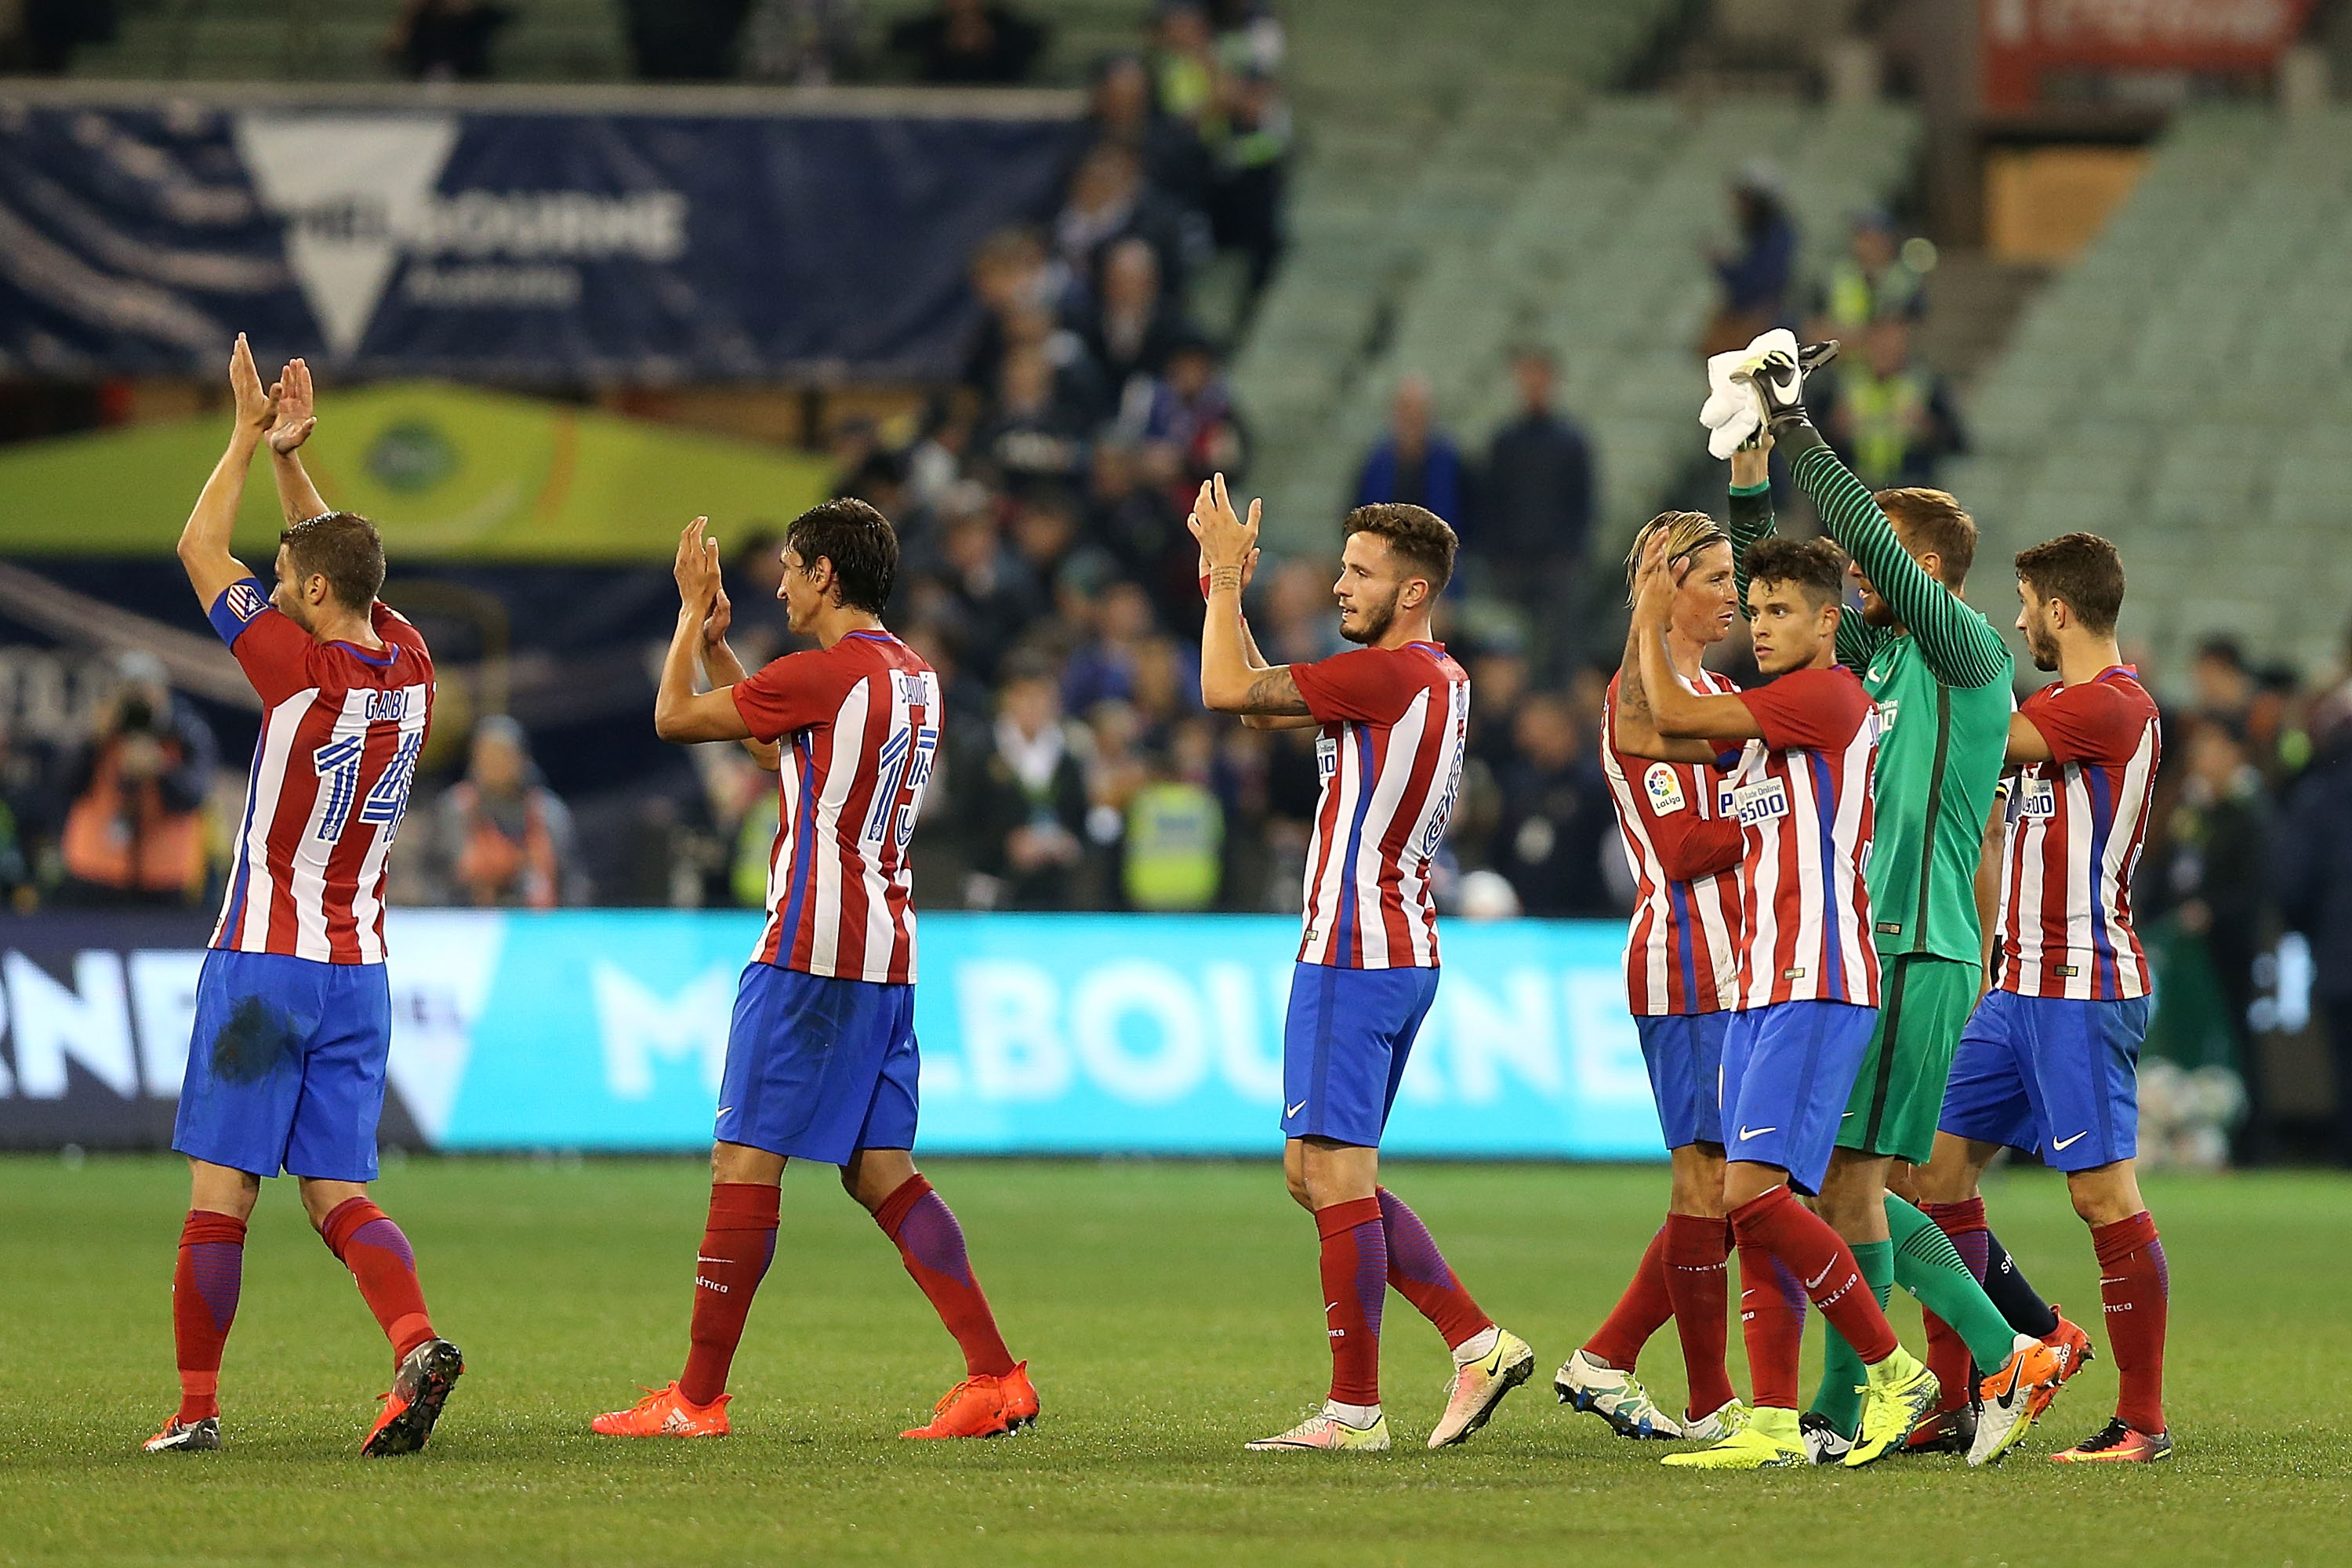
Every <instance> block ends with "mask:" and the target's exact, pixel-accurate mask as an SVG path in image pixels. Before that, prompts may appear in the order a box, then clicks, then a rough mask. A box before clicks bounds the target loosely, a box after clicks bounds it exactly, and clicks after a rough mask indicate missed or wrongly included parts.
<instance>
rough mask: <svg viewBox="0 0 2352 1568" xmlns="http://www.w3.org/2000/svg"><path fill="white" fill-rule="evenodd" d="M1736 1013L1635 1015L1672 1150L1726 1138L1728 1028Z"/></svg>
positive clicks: (1660, 1120)
mask: <svg viewBox="0 0 2352 1568" xmlns="http://www.w3.org/2000/svg"><path fill="white" fill-rule="evenodd" d="M1733 1016H1734V1015H1732V1014H1730V1013H1697V1014H1693V1015H1691V1016H1687V1017H1676V1016H1666V1017H1642V1016H1636V1017H1635V1018H1634V1020H1633V1027H1634V1028H1635V1029H1636V1030H1638V1031H1639V1032H1640V1033H1641V1036H1642V1061H1643V1065H1645V1066H1646V1067H1648V1068H1649V1069H1650V1094H1651V1097H1652V1098H1653V1099H1654V1100H1656V1101H1657V1102H1658V1126H1659V1129H1660V1130H1661V1131H1664V1133H1665V1135H1666V1147H1667V1148H1669V1149H1680V1148H1683V1147H1685V1146H1686V1145H1688V1144H1692V1143H1720V1142H1723V1033H1724V1030H1725V1029H1726V1028H1727V1027H1728V1026H1729V1025H1730V1022H1731V1020H1732V1018H1733Z"/></svg>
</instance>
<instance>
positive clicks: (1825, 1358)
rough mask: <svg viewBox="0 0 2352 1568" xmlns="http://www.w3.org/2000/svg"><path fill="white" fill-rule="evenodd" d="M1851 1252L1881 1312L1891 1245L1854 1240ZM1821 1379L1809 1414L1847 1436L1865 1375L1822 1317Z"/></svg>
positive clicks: (1890, 1276)
mask: <svg viewBox="0 0 2352 1568" xmlns="http://www.w3.org/2000/svg"><path fill="white" fill-rule="evenodd" d="M1853 1260H1854V1264H1855V1266H1856V1267H1857V1268H1860V1269H1861V1270H1862V1278H1863V1280H1864V1283H1865V1284H1867V1285H1868V1286H1869V1287H1870V1293H1871V1294H1872V1295H1873V1296H1874V1297H1876V1298H1877V1300H1878V1305H1879V1308H1880V1310H1882V1311H1883V1310H1885V1306H1886V1299H1887V1297H1888V1296H1889V1295H1890V1294H1891V1293H1892V1292H1893V1290H1894V1288H1895V1248H1894V1245H1893V1244H1892V1243H1891V1242H1885V1241H1858V1242H1855V1243H1853ZM1864 1375H1865V1374H1864V1371H1863V1365H1862V1357H1861V1356H1860V1355H1859V1354H1857V1353H1856V1352H1855V1351H1854V1348H1853V1345H1852V1344H1850V1343H1848V1342H1847V1341H1846V1337H1845V1336H1844V1335H1843V1334H1842V1333H1840V1332H1839V1331H1837V1329H1836V1328H1835V1327H1834V1326H1833V1325H1832V1324H1831V1323H1829V1322H1828V1321H1827V1320H1826V1319H1824V1320H1823V1321H1822V1382H1821V1386H1820V1387H1819V1388H1817V1389H1815V1390H1814V1392H1813V1405H1812V1414H1814V1415H1819V1416H1821V1417H1822V1419H1824V1420H1826V1421H1827V1422H1828V1423H1829V1424H1830V1427H1831V1429H1832V1430H1833V1431H1834V1432H1836V1433H1837V1435H1838V1436H1841V1437H1846V1438H1851V1437H1853V1435H1854V1433H1855V1432H1856V1431H1857V1430H1859V1429H1860V1427H1861V1426H1862V1385H1863V1381H1864Z"/></svg>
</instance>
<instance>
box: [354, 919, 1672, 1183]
mask: <svg viewBox="0 0 2352 1568" xmlns="http://www.w3.org/2000/svg"><path fill="white" fill-rule="evenodd" d="M759 929H760V921H759V917H758V916H756V915H733V914H715V913H669V912H661V911H637V912H618V911H615V912H609V913H604V912H586V911H582V912H577V913H570V912H562V913H554V914H548V915H539V916H530V915H513V916H508V915H498V914H479V915H477V914H458V913H444V912H423V911H404V910H399V911H394V917H393V921H392V928H391V930H390V931H388V932H387V940H388V941H389V942H390V943H391V946H392V951H393V953H394V963H393V974H394V994H395V997H396V999H397V1000H398V1002H399V1003H400V1006H401V1012H400V1032H399V1034H398V1035H397V1036H396V1038H395V1043H394V1051H393V1057H394V1061H393V1080H394V1084H395V1085H396V1086H397V1087H398V1088H399V1089H400V1090H401V1093H402V1095H403V1098H404V1100H405V1102H406V1105H407V1108H408V1110H409V1113H410V1115H411V1116H412V1117H414V1119H415V1121H416V1123H417V1125H418V1126H419V1127H420V1128H422V1129H423V1130H424V1132H425V1137H426V1139H427V1141H428V1142H432V1143H434V1144H436V1145H437V1146H439V1147H443V1148H448V1149H469V1148H471V1149H508V1148H519V1147H530V1148H540V1147H558V1148H577V1149H671V1148H687V1147H693V1146H695V1145H697V1144H699V1143H701V1142H707V1141H708V1139H709V1135H710V1124H711V1116H712V1111H713V1108H714V1096H715V1095H716V1093H717V1091H718V1087H719V1068H720V1066H721V1064H722V1062H723V1061H724V1060H725V1058H726V1050H727V1026H728V1020H729V1016H730V1009H731V1007H732V1005H733V1002H734V996H735V984H736V978H737V975H738V974H739V973H740V971H741V968H742V964H743V961H744V955H745V954H746V953H748V952H750V951H751V945H752V943H753V942H754V940H755V939H756V937H757V935H758V932H759ZM1623 941H1624V928H1623V927H1622V926H1619V925H1612V924H1609V923H1605V922H1598V921H1595V922H1576V923H1567V922H1558V923H1556V922H1546V921H1517V922H1512V923H1507V924H1498V925H1473V924H1468V923H1466V922H1456V923H1454V924H1452V925H1449V926H1448V927H1447V928H1446V931H1445V933H1444V942H1445V969H1444V980H1443V981H1442V982H1441V984H1440V985H1439V987H1438V994H1437V1004H1436V1006H1435V1008H1434V1009H1433V1011H1432V1013H1431V1016H1430V1019H1429V1022H1428V1024H1427V1026H1425V1027H1424V1028H1423V1032H1422V1036H1421V1039H1420V1042H1419V1044H1418V1045H1417V1046H1416V1047H1415V1049H1414V1051H1413V1056H1412V1065H1411V1067H1410V1068H1408V1069H1407V1071H1406V1074H1405V1078H1404V1081H1403V1085H1402V1089H1401V1090H1400V1092H1399V1096H1398V1100H1397V1107H1396V1112H1395V1115H1394V1117H1393V1119H1392V1120H1391V1123H1390V1126H1389V1132H1388V1137H1387V1140H1386V1142H1385V1144H1384V1147H1386V1148H1387V1149H1388V1150H1390V1151H1391V1152H1395V1153H1404V1154H1449V1155H1456V1154H1458V1155H1486V1156H1542V1157H1570V1158H1580V1159H1610V1160H1622V1159H1657V1158H1660V1157H1662V1156H1663V1155H1664V1145H1663V1144H1662V1142H1661V1141H1660V1138H1659V1134H1658V1122H1657V1115H1656V1112H1655V1110H1654V1109H1653V1107H1652V1105H1651V1102H1650V1090H1649V1081H1648V1079H1647V1078H1646V1077H1645V1076H1644V1073H1643V1066H1642V1056H1641V1047H1640V1043H1639V1041H1638V1039H1637V1037H1636V1036H1635V1034H1634V1030H1633V1020H1632V1019H1631V1018H1630V1017H1628V1016H1627V1015H1626V1011H1625V989H1624V972H1623V969H1622V961H1621V958H1620V952H1621V948H1622V942H1623ZM1297 942H1298V929H1297V921H1293V920H1286V919H1281V918H1278V917H1264V918H1260V917H1251V916H1202V917H1175V916H1118V915H1009V914H995V915H979V916H975V915H955V914H927V915H925V916H924V917H923V919H922V983H921V984H919V986H918V987H917V988H916V1004H915V1019H916V1028H917V1031H918V1033H919V1037H920V1039H921V1044H922V1053H923V1076H922V1135H921V1139H920V1145H921V1147H922V1148H924V1149H927V1150H929V1151H931V1152H941V1153H944V1152H984V1153H1016V1152H1018V1153H1040V1152H1067V1153H1081V1152H1084V1153H1103V1152H1138V1153H1160V1154H1210V1153H1216V1154H1238V1153H1265V1152H1274V1151H1276V1150H1278V1149H1279V1148H1280V1147H1281V1143H1282V1135H1281V1132H1280V1131H1279V1127H1278V1123H1279V1121H1280V1117H1281V1110H1282V1107H1281V1100H1282V1018H1283V1010H1284V1006H1285V1003H1286V998H1287V996H1288V993H1289V985H1290V974H1291V962H1290V955H1291V953H1292V952H1294V951H1295V949H1296V948H1297Z"/></svg>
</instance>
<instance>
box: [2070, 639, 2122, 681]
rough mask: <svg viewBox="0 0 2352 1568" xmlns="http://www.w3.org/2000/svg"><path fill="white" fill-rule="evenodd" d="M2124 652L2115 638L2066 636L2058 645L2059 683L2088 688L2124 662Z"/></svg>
mask: <svg viewBox="0 0 2352 1568" xmlns="http://www.w3.org/2000/svg"><path fill="white" fill-rule="evenodd" d="M2123 661H2124V656H2123V650H2122V649H2121V648H2119V647H2116V639H2115V638H2113V637H2065V638H2062V639H2061V640H2060V642H2059V644H2058V680H2059V684H2061V685H2063V686H2084V685H2087V684H2088V683H2090V682H2091V681H2094V680H2096V679H2099V677H2101V676H2103V675H2105V674H2106V672H2107V671H2109V670H2111V669H2113V668H2115V667H2116V666H2117V665H2119V664H2121V663H2123Z"/></svg>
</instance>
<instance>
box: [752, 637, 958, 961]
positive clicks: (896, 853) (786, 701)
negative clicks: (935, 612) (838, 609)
mask: <svg viewBox="0 0 2352 1568" xmlns="http://www.w3.org/2000/svg"><path fill="white" fill-rule="evenodd" d="M733 691H734V697H735V706H736V710H738V711H739V712H740V713H741V714H742V715H743V721H744V722H745V723H746V724H747V725H748V726H750V728H751V733H752V734H753V735H754V736H755V737H757V738H758V739H760V740H762V741H779V740H786V739H789V741H790V742H791V743H790V745H789V746H788V748H787V749H786V751H785V752H784V756H783V767H782V778H781V779H780V781H779V783H778V789H779V791H780V792H781V793H780V795H779V796H778V802H777V807H778V809H777V830H776V842H775V846H774V847H773V848H772V850H771V851H770V852H769V856H768V898H767V907H768V920H767V923H766V925H765V926H764V927H762V928H761V932H760V941H759V945H758V946H757V947H756V948H754V949H753V951H752V957H754V958H755V959H758V960H759V961H761V963H772V964H775V965H777V966H778V967H780V968H783V969H795V970H799V971H801V972H803V973H808V974H814V975H819V976H822V977H824V978H827V979H840V980H866V981H873V982H877V983H885V984H912V983H913V981H914V979H915V905H914V872H913V869H912V868H911V866H910V864H909V862H908V855H907V848H908V844H909V842H910V841H911V840H912V839H913V837H914V835H915V823H916V820H917V819H918V818H919V816H921V815H922V809H923V794H924V791H925V789H926V788H927V787H928V786H929V784H930V779H931V771H932V766H933V763H934V762H935V760H936V759H937V757H938V755H939V746H940V719H941V711H940V678H939V676H938V675H937V674H936V673H934V672H933V671H932V669H931V667H930V666H929V665H928V664H926V663H924V662H923V660H922V658H921V657H920V656H919V655H918V654H916V653H915V651H914V650H913V649H911V648H909V647H908V646H907V645H906V644H904V643H902V642H900V641H899V640H898V638H897V637H892V636H890V635H889V634H888V633H887V632H882V631H868V632H852V633H850V634H849V635H848V636H846V637H843V638H842V639H841V640H840V641H838V642H836V643H835V644H834V645H833V647H829V648H822V649H812V650H809V651H807V652H804V653H795V654H788V655H786V656H785V657H784V658H780V659H777V660H775V661H774V662H773V663H772V664H770V665H769V666H767V668H764V669H761V670H760V671H759V672H758V673H756V674H754V675H753V676H751V679H747V680H743V681H740V682H738V683H737V684H736V686H735V687H734V688H733Z"/></svg>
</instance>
